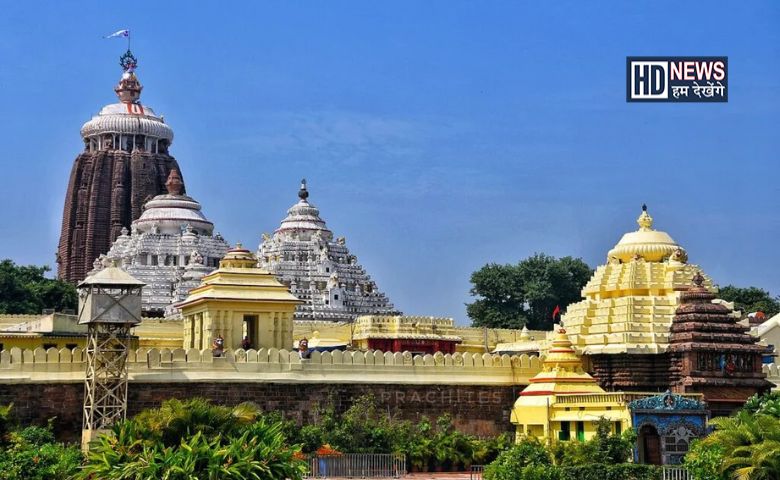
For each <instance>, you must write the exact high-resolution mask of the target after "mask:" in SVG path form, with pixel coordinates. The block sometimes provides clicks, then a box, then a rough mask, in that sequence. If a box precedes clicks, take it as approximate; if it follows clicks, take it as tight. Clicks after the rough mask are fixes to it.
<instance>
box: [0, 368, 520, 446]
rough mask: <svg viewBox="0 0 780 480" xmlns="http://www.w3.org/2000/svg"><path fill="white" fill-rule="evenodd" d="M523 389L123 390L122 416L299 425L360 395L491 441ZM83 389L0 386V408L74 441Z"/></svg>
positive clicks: (254, 386) (138, 386)
mask: <svg viewBox="0 0 780 480" xmlns="http://www.w3.org/2000/svg"><path fill="white" fill-rule="evenodd" d="M522 388H523V387H522V386H519V387H511V386H507V387H497V386H463V385H377V384H372V385H368V384H364V385H357V384H304V383H296V384H286V383H194V382H193V383H135V382H132V383H130V387H129V393H128V408H129V412H128V413H129V415H134V414H136V413H138V412H140V411H141V410H143V409H146V408H154V407H158V406H159V405H160V404H161V403H162V401H163V400H166V399H169V398H178V399H185V398H191V397H203V398H207V399H209V400H212V401H213V402H215V403H218V404H222V405H236V404H239V403H241V402H246V401H250V402H254V403H256V404H258V405H259V406H260V407H261V408H262V409H263V410H266V411H271V410H278V411H281V412H283V413H284V414H285V416H287V417H288V418H292V419H295V420H296V421H297V422H299V423H300V424H305V423H310V422H313V421H315V420H316V417H315V415H316V411H317V409H318V407H320V406H323V407H324V406H326V405H327V404H328V402H333V405H334V407H335V409H336V410H337V411H338V412H343V411H344V410H346V409H347V408H349V407H350V405H352V403H353V402H354V401H355V399H357V398H358V397H360V396H363V395H366V394H372V395H373V396H374V397H375V398H376V400H377V402H378V404H379V406H380V408H381V410H382V411H387V412H389V413H390V414H392V415H393V416H394V417H395V418H402V419H408V420H418V419H420V418H421V417H423V416H425V417H429V418H431V419H433V418H436V417H438V416H439V415H442V414H444V413H450V414H451V415H452V416H453V420H454V423H455V425H456V426H457V427H458V428H459V429H460V430H462V431H464V432H467V433H471V434H474V435H480V436H492V435H496V434H499V433H502V432H508V431H511V430H512V424H511V423H510V420H509V415H510V411H511V409H512V406H513V404H514V401H515V399H516V398H517V395H518V393H519V391H520V390H522ZM83 398H84V385H83V383H81V382H79V383H66V384H61V383H60V384H0V405H6V404H8V403H12V402H13V404H14V407H13V412H14V414H15V415H16V417H17V418H18V419H19V420H21V421H22V422H24V423H29V422H35V423H40V424H45V422H46V421H47V420H48V419H49V418H52V417H57V418H56V420H55V428H56V430H57V432H58V434H59V436H60V438H74V439H77V438H80V432H81V415H82V401H83Z"/></svg>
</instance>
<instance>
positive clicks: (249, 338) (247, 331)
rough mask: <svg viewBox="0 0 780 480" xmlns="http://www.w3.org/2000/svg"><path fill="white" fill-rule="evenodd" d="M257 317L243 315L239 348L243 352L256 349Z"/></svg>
mask: <svg viewBox="0 0 780 480" xmlns="http://www.w3.org/2000/svg"><path fill="white" fill-rule="evenodd" d="M257 322H258V320H257V315H244V325H243V329H242V330H243V332H242V334H241V347H242V348H244V349H245V350H249V349H250V348H254V349H257V345H258V342H257V330H258V328H257V327H258V325H257Z"/></svg>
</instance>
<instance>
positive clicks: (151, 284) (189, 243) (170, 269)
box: [94, 169, 230, 317]
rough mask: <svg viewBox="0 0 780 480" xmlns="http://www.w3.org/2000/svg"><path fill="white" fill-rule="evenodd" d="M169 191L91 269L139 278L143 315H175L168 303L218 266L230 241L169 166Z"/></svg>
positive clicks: (179, 298)
mask: <svg viewBox="0 0 780 480" xmlns="http://www.w3.org/2000/svg"><path fill="white" fill-rule="evenodd" d="M165 186H166V188H167V190H168V193H165V194H162V195H157V196H156V197H154V198H152V199H151V200H149V201H148V202H146V204H145V205H144V211H143V213H142V214H141V216H140V217H139V218H138V219H137V220H135V221H134V222H133V223H132V227H131V231H129V232H128V231H127V229H122V232H121V234H120V235H119V236H118V237H117V239H116V240H115V241H114V243H113V244H112V245H111V249H110V250H109V251H108V253H107V254H106V255H101V256H100V257H99V258H98V259H97V260H96V261H95V265H94V268H95V270H94V271H98V270H100V269H102V268H104V267H105V265H110V264H116V265H117V266H120V267H121V268H122V269H123V270H125V271H126V272H128V273H130V274H131V275H133V276H134V277H135V278H137V279H139V280H141V281H143V282H144V283H145V284H146V286H145V287H144V288H143V295H142V308H143V312H144V316H150V317H161V316H163V315H170V314H173V313H175V309H173V304H174V303H176V302H180V301H182V300H184V299H185V298H186V297H187V294H188V293H189V291H190V290H191V289H192V288H195V287H197V286H198V285H200V279H201V278H202V277H203V276H204V275H206V274H208V273H210V272H212V271H213V270H215V269H216V268H217V266H219V260H220V259H221V258H222V257H223V256H224V255H225V252H227V251H228V250H229V249H230V245H228V243H227V242H226V241H225V239H223V238H222V236H221V235H220V234H219V233H216V234H215V233H214V224H213V223H211V222H210V221H209V220H208V219H207V218H206V217H205V216H204V215H203V213H202V212H201V206H200V203H198V202H197V201H195V199H193V198H192V197H190V196H188V195H185V194H184V192H183V191H182V181H181V177H180V176H179V172H178V171H177V170H176V169H174V170H171V173H170V175H169V176H168V180H167V182H166V184H165Z"/></svg>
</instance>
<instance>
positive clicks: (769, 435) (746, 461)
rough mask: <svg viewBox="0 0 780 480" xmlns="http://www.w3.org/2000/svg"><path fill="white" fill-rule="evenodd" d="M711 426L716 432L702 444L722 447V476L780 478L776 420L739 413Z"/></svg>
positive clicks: (779, 423) (779, 427) (778, 424)
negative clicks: (723, 474)
mask: <svg viewBox="0 0 780 480" xmlns="http://www.w3.org/2000/svg"><path fill="white" fill-rule="evenodd" d="M712 424H713V425H714V426H715V428H716V430H715V432H714V433H712V435H710V436H709V437H707V438H706V439H704V440H703V442H704V443H706V444H710V445H720V446H721V447H722V448H723V451H724V459H723V464H722V466H721V471H722V473H725V474H727V475H729V476H732V477H733V478H735V479H737V480H772V479H778V478H780V419H778V418H777V417H775V416H773V415H768V414H765V413H758V414H750V413H749V412H747V411H744V410H743V411H740V412H739V413H738V414H737V415H735V416H733V417H728V418H716V419H714V420H713V421H712Z"/></svg>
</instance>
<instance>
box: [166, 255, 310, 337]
mask: <svg viewBox="0 0 780 480" xmlns="http://www.w3.org/2000/svg"><path fill="white" fill-rule="evenodd" d="M298 303H300V301H299V300H298V299H297V298H295V296H294V295H292V294H291V293H290V292H289V290H288V289H287V287H286V286H285V285H283V284H282V283H281V282H279V281H278V280H277V279H276V277H275V276H274V275H273V274H271V273H269V272H268V271H266V270H263V269H261V268H258V267H257V257H255V256H254V255H253V254H252V253H251V252H250V251H249V250H247V249H245V248H243V247H241V244H238V245H237V246H236V247H235V248H233V249H231V250H229V251H228V252H227V254H226V255H225V257H224V258H223V259H222V260H221V261H220V262H219V268H218V269H217V270H215V271H214V272H212V273H210V274H208V275H206V276H205V277H203V279H202V280H201V284H200V286H198V287H196V288H194V289H192V290H191V291H190V294H189V296H188V297H187V298H186V299H185V300H184V301H182V302H180V303H178V304H177V305H176V307H177V308H179V309H180V310H181V314H182V317H183V319H184V320H183V328H184V345H183V347H184V348H185V349H188V348H196V349H198V350H206V349H211V348H213V349H214V350H219V351H220V352H221V351H228V350H236V349H239V348H243V349H245V350H248V349H250V348H254V349H258V348H278V349H282V348H287V349H289V348H290V347H291V346H292V344H293V338H292V333H293V325H292V324H293V312H294V311H295V306H296V305H297V304H298ZM216 346H218V347H219V348H216Z"/></svg>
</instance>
